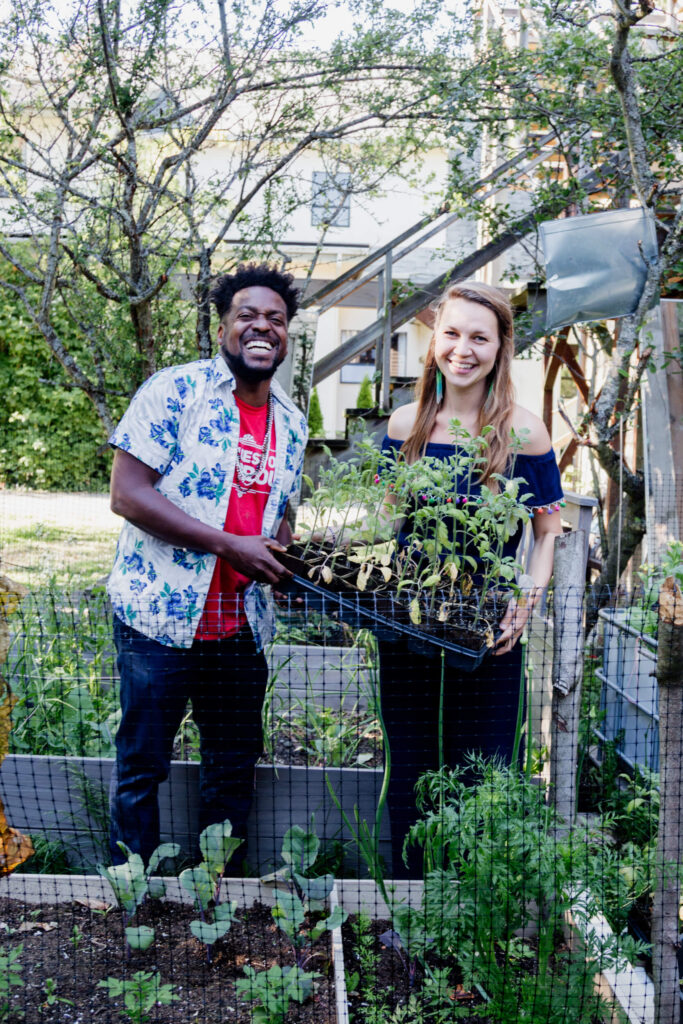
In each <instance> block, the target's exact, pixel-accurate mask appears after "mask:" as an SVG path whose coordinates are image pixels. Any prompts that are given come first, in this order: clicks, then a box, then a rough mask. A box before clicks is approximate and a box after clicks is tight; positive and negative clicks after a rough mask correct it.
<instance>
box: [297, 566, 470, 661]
mask: <svg viewBox="0 0 683 1024" xmlns="http://www.w3.org/2000/svg"><path fill="white" fill-rule="evenodd" d="M277 589H278V590H279V591H280V592H281V593H296V594H300V595H302V596H303V599H304V607H305V610H306V611H309V610H310V611H317V612H322V613H323V614H325V615H331V616H336V617H337V618H339V619H340V620H341V621H342V622H346V623H347V624H348V625H349V626H352V627H353V628H354V629H370V630H371V631H372V632H373V633H374V634H375V636H376V637H377V639H378V640H386V641H390V642H392V641H393V642H396V641H397V640H407V641H408V647H409V648H410V650H411V651H414V652H415V653H416V654H420V655H422V656H423V657H427V658H435V657H437V656H438V654H439V653H440V651H441V650H442V649H443V650H444V651H445V652H446V655H445V657H446V664H447V665H449V666H451V667H452V668H457V669H460V670H461V671H463V672H474V670H475V669H477V668H479V666H480V665H481V663H482V661H483V660H484V658H485V657H486V655H487V654H488V652H489V650H490V648H489V647H488V646H487V645H486V644H485V643H484V644H483V645H482V646H481V647H479V648H475V649H471V648H469V647H464V646H462V645H461V644H458V643H456V642H454V641H453V640H448V639H446V638H445V637H442V636H439V635H438V634H437V635H435V634H433V633H428V632H427V631H426V630H424V629H420V628H419V627H418V626H413V625H409V624H408V623H405V622H401V621H399V620H397V616H395V615H394V614H393V609H394V604H395V599H394V596H393V594H387V593H381V594H376V593H374V592H369V593H361V592H360V591H356V592H349V593H345V594H339V593H335V592H334V591H330V590H328V589H326V588H325V587H321V586H319V585H318V584H317V583H313V581H312V580H309V579H306V578H305V577H304V576H299V575H298V574H297V573H294V574H293V575H292V576H288V577H287V578H286V579H282V580H280V581H279V582H278V584H277ZM395 607H396V610H397V611H398V610H399V607H400V606H399V605H398V604H396V605H395ZM401 611H402V612H403V613H404V614H405V608H401Z"/></svg>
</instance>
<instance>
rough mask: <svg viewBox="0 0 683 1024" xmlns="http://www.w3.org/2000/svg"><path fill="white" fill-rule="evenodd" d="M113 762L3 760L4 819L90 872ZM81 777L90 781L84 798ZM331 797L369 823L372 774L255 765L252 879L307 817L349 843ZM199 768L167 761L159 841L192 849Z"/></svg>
mask: <svg viewBox="0 0 683 1024" xmlns="http://www.w3.org/2000/svg"><path fill="white" fill-rule="evenodd" d="M113 764H114V762H113V759H112V758H94V757H91V758H88V757H85V758H79V757H46V756H32V755H28V754H26V755H23V754H18V755H8V756H7V757H6V758H5V760H4V761H3V763H2V766H0V799H2V801H3V804H4V807H5V812H6V814H7V818H8V821H9V822H10V824H11V825H12V826H13V827H14V828H18V829H19V830H20V831H22V832H29V833H32V834H33V833H36V832H37V833H42V834H46V835H48V836H50V837H56V838H59V839H60V840H61V841H62V842H64V843H65V844H66V846H67V848H68V851H69V859H70V862H71V863H72V864H73V865H74V866H75V867H82V866H84V865H90V866H93V865H94V864H95V863H96V862H97V861H98V860H101V859H102V858H103V856H106V848H107V844H108V837H107V828H108V824H107V807H108V792H109V780H110V777H111V772H112V767H113ZM84 778H85V779H86V780H90V783H91V786H90V787H87V789H88V790H89V792H86V793H84V782H83V780H84ZM328 780H329V783H330V785H331V786H332V787H333V788H334V791H335V793H337V795H338V797H339V799H340V801H341V804H342V807H343V809H344V811H345V812H346V814H347V815H348V816H349V818H350V819H351V820H353V811H354V807H355V806H357V807H358V808H359V811H360V814H361V817H363V818H365V819H367V820H368V821H369V820H372V819H373V818H374V815H375V809H376V807H377V801H378V798H379V793H380V788H381V783H382V773H381V771H380V770H379V769H363V768H359V769H355V768H304V767H298V766H297V767H287V766H278V767H275V766H270V765H258V766H257V768H256V788H255V794H254V804H253V807H252V811H251V815H250V818H249V824H248V829H249V833H248V846H247V850H246V853H245V856H246V859H247V862H248V864H249V866H250V868H251V870H252V871H253V872H254V874H261V873H263V872H265V871H269V870H271V869H272V866H273V864H274V863H275V862H276V860H277V856H278V853H279V850H280V847H281V845H282V839H283V837H284V835H285V833H286V832H287V829H289V828H290V827H291V826H292V825H301V826H302V827H303V828H307V827H309V826H310V822H311V818H312V817H313V818H314V821H315V828H316V831H317V834H318V836H319V837H320V839H321V841H322V842H323V843H326V844H339V843H348V841H349V839H350V835H349V833H348V830H347V829H346V827H345V826H344V823H343V820H342V817H341V814H340V812H339V811H338V809H337V807H336V806H335V804H334V802H333V800H332V798H331V796H330V792H329V788H328ZM198 785H199V765H198V764H197V763H196V762H191V761H174V762H173V763H172V764H171V773H170V776H169V779H168V781H167V782H165V783H164V784H163V785H162V786H160V788H159V803H160V813H161V835H162V841H164V842H176V843H179V844H180V846H181V847H182V848H183V849H184V850H186V851H189V850H192V849H193V848H194V844H195V842H196V837H197V807H198ZM389 836H390V833H389V825H388V821H386V819H385V822H384V826H383V831H382V836H381V843H382V845H381V850H382V853H383V855H384V856H385V857H386V858H387V859H390V838H389ZM345 864H346V870H347V872H348V873H349V874H360V873H362V872H363V868H362V865H361V863H360V861H359V858H358V857H357V855H356V854H355V851H354V849H353V848H352V847H350V846H349V847H348V848H347V849H346V852H345Z"/></svg>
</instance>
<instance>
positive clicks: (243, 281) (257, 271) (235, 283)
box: [209, 263, 299, 322]
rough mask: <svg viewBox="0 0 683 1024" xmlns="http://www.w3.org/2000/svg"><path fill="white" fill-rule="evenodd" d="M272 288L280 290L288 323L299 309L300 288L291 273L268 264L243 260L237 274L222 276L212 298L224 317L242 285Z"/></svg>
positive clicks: (243, 286) (215, 286)
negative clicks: (244, 261)
mask: <svg viewBox="0 0 683 1024" xmlns="http://www.w3.org/2000/svg"><path fill="white" fill-rule="evenodd" d="M253 287H261V288H270V289H271V290H272V291H274V292H277V294H278V295H279V296H280V298H281V299H283V301H284V303H285V306H286V307H287V321H288V322H289V321H290V320H291V319H292V317H293V316H294V315H295V313H296V311H297V309H298V308H299V290H298V288H295V287H294V278H293V277H292V275H291V274H283V273H282V271H280V270H278V269H277V268H276V267H271V266H270V265H269V264H268V263H240V265H239V266H238V267H237V269H236V270H235V272H234V274H224V275H223V277H219V278H218V280H217V281H216V283H215V285H214V286H213V288H212V289H211V293H210V295H209V298H210V299H211V301H212V302H213V304H214V306H215V307H216V312H217V313H218V318H219V320H222V319H223V317H224V316H225V314H226V313H227V312H228V310H229V309H230V306H231V305H232V300H233V297H234V295H235V293H236V292H239V291H242V289H243V288H253Z"/></svg>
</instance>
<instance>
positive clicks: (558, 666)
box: [550, 530, 586, 825]
mask: <svg viewBox="0 0 683 1024" xmlns="http://www.w3.org/2000/svg"><path fill="white" fill-rule="evenodd" d="M585 573H586V535H585V533H584V531H583V530H576V531H575V532H573V533H565V534H563V535H562V536H560V537H558V538H557V539H556V541H555V563H554V570H553V576H554V579H555V584H554V588H553V704H552V734H551V745H550V784H551V794H552V799H553V802H554V804H555V810H556V811H557V813H558V815H559V816H560V817H561V818H562V819H563V820H564V821H565V822H566V823H567V824H568V825H571V823H572V822H573V821H574V817H575V815H576V771H577V764H578V755H577V745H578V735H579V711H580V708H581V680H582V677H583V590H584V580H585Z"/></svg>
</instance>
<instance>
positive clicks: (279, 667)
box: [266, 644, 373, 710]
mask: <svg viewBox="0 0 683 1024" xmlns="http://www.w3.org/2000/svg"><path fill="white" fill-rule="evenodd" d="M266 655H267V658H268V664H269V667H270V678H271V680H272V681H273V682H274V696H275V699H276V700H277V701H279V702H280V707H282V706H284V707H285V709H286V710H289V708H290V707H291V706H292V705H294V704H295V703H298V702H300V703H301V704H304V703H305V702H306V701H307V700H309V699H310V698H311V696H314V698H315V700H316V703H320V704H322V705H323V706H325V707H331V708H339V707H343V708H344V709H346V710H350V709H351V708H352V707H353V706H354V704H356V703H357V704H358V707H359V709H361V708H362V709H364V708H366V707H367V705H368V701H369V700H370V702H372V693H373V669H372V666H370V665H369V664H368V662H367V660H366V656H365V650H364V648H362V647H313V646H311V645H304V644H273V645H272V646H271V647H270V648H269V649H268V651H267V652H266Z"/></svg>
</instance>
